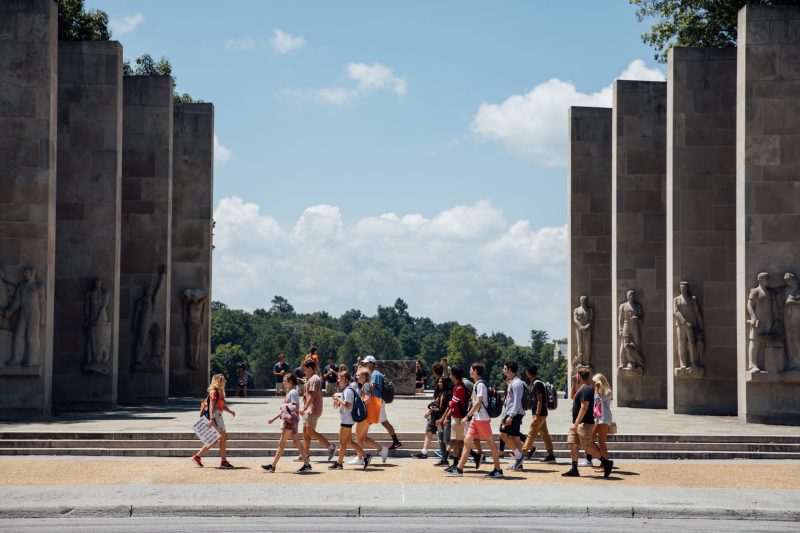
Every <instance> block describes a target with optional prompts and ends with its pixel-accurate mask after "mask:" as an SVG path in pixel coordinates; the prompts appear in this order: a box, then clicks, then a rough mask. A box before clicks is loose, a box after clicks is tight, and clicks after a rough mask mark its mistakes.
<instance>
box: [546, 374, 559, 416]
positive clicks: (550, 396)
mask: <svg viewBox="0 0 800 533" xmlns="http://www.w3.org/2000/svg"><path fill="white" fill-rule="evenodd" d="M544 390H545V391H546V392H547V409H548V410H550V409H556V408H558V392H556V388H555V386H554V385H553V384H552V383H550V382H549V381H548V382H547V383H545V384H544Z"/></svg>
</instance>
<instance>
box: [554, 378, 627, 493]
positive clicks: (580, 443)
mask: <svg viewBox="0 0 800 533" xmlns="http://www.w3.org/2000/svg"><path fill="white" fill-rule="evenodd" d="M591 377H592V373H591V372H589V371H588V370H581V371H579V372H578V375H577V376H574V377H573V384H572V385H573V386H572V391H573V393H572V394H573V402H572V425H571V426H570V428H569V435H568V436H567V444H569V450H570V457H571V459H572V468H570V469H569V470H568V471H567V472H564V473H563V474H561V475H562V476H566V477H579V476H580V473H579V472H578V458H579V456H580V451H579V448H583V450H584V451H585V452H586V454H587V455H588V454H591V455H594V456H595V457H600V464H601V465H602V466H603V477H606V478H607V477H608V476H609V475H610V474H611V469H612V468H613V467H614V461H610V460H609V459H608V457H604V456H603V455H602V453H601V452H600V449H599V448H598V447H597V446H595V445H594V441H593V439H592V431H593V430H594V387H593V386H592V384H591V382H590V379H591Z"/></svg>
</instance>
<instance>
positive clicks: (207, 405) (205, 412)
mask: <svg viewBox="0 0 800 533" xmlns="http://www.w3.org/2000/svg"><path fill="white" fill-rule="evenodd" d="M209 409H211V395H210V394H209V395H208V396H206V399H205V400H203V403H201V404H200V416H201V417H203V418H205V419H206V420H211V414H210V413H209Z"/></svg>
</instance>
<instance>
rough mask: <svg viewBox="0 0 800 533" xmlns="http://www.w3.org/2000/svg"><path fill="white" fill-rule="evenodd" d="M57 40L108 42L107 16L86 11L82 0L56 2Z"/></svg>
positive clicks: (93, 10) (97, 12)
mask: <svg viewBox="0 0 800 533" xmlns="http://www.w3.org/2000/svg"><path fill="white" fill-rule="evenodd" d="M58 39H59V40H60V41H108V40H109V39H111V32H110V31H109V29H108V15H107V14H106V12H105V11H100V10H99V9H96V10H95V9H92V10H89V11H86V9H85V8H84V5H83V0H58Z"/></svg>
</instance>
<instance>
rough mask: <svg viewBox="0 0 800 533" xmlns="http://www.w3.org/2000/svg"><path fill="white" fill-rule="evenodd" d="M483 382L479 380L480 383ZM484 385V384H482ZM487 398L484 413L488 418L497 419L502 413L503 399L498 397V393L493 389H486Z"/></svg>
mask: <svg viewBox="0 0 800 533" xmlns="http://www.w3.org/2000/svg"><path fill="white" fill-rule="evenodd" d="M481 381H483V380H480V381H479V382H478V383H480V382H481ZM483 383H484V385H485V384H486V382H485V381H484V382H483ZM486 389H487V391H488V393H489V397H488V398H486V405H485V407H486V413H487V414H488V415H489V418H497V417H498V416H500V415H501V414H502V413H503V399H502V398H501V397H500V391H498V390H497V389H496V388H494V387H486Z"/></svg>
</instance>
